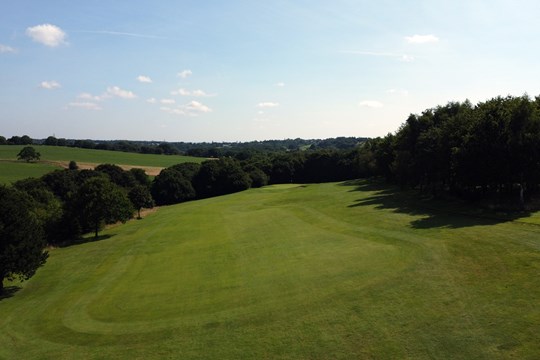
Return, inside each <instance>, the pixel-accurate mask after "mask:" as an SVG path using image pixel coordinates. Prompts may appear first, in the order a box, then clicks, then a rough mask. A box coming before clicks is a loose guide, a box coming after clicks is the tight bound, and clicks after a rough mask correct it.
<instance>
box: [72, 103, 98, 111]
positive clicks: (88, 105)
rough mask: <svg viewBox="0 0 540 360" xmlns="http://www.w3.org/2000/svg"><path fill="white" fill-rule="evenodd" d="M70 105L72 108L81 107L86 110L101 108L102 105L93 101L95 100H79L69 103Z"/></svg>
mask: <svg viewBox="0 0 540 360" xmlns="http://www.w3.org/2000/svg"><path fill="white" fill-rule="evenodd" d="M68 106H69V107H72V108H80V109H86V110H101V107H100V106H99V105H98V104H96V103H93V102H82V101H77V102H71V103H69V104H68Z"/></svg>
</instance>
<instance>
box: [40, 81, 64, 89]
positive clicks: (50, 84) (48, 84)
mask: <svg viewBox="0 0 540 360" xmlns="http://www.w3.org/2000/svg"><path fill="white" fill-rule="evenodd" d="M39 87H40V88H42V89H47V90H54V89H59V88H61V87H62V85H60V84H59V83H58V82H56V81H54V80H52V81H42V82H41V83H40V84H39Z"/></svg>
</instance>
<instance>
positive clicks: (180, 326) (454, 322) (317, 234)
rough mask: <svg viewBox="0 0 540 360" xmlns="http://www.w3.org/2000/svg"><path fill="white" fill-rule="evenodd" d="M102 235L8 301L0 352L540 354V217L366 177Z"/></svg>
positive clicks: (207, 204)
mask: <svg viewBox="0 0 540 360" xmlns="http://www.w3.org/2000/svg"><path fill="white" fill-rule="evenodd" d="M537 216H538V214H529V217H528V219H535V218H537ZM104 235H105V236H104V237H103V238H102V239H101V240H100V241H89V242H87V243H81V244H78V245H75V246H72V247H68V248H63V249H54V250H51V251H50V258H49V260H48V262H47V264H46V265H45V267H43V268H42V269H40V270H39V271H38V273H37V274H36V276H35V277H34V278H32V279H31V280H30V281H28V282H25V283H23V284H22V289H20V290H18V291H13V292H12V293H10V296H6V297H5V298H3V299H0V358H7V359H11V358H17V359H25V358H26V359H32V358H38V359H62V358H64V359H73V358H85V359H102V358H107V359H121V358H128V359H133V358H135V359H152V358H156V359H163V358H170V359H354V358H358V359H508V358H516V359H536V358H539V357H540V349H539V347H538V344H539V343H540V276H539V274H540V227H538V226H536V225H531V224H524V223H522V222H516V221H510V220H504V221H503V220H497V219H485V218H480V217H475V216H469V215H463V214H459V213H456V212H455V209H452V211H451V212H448V211H447V209H445V208H444V207H443V206H442V205H441V204H436V203H429V204H426V203H421V202H418V201H415V200H414V198H412V197H410V195H408V194H406V193H405V194H403V193H398V192H396V191H395V189H393V188H388V187H380V186H373V185H372V184H370V183H367V182H359V183H349V184H316V185H307V186H296V185H286V186H270V187H265V188H261V189H253V190H249V191H246V192H243V193H238V194H234V195H228V196H222V197H217V198H212V199H206V200H202V201H194V202H189V203H184V204H180V205H176V206H171V207H163V208H161V209H159V211H158V212H156V213H153V214H151V215H148V217H147V218H145V219H143V220H140V221H131V222H129V223H127V224H125V225H121V226H117V227H113V228H111V229H109V230H107V231H106V232H104ZM6 285H7V286H11V288H10V289H16V287H14V286H18V285H19V284H6Z"/></svg>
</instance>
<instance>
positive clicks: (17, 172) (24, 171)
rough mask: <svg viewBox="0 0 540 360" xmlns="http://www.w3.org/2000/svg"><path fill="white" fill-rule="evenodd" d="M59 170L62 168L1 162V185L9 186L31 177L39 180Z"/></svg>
mask: <svg viewBox="0 0 540 360" xmlns="http://www.w3.org/2000/svg"><path fill="white" fill-rule="evenodd" d="M57 169H60V167H58V166H54V165H51V164H45V163H26V162H20V161H2V160H0V184H9V183H12V182H14V181H17V180H21V179H26V178H29V177H34V178H39V177H41V176H43V175H45V174H47V173H49V172H51V171H53V170H57Z"/></svg>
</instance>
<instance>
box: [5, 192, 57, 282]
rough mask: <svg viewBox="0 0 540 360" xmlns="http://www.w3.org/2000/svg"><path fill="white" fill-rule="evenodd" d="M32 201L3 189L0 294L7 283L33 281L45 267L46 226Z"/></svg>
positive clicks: (19, 193) (22, 194) (18, 193)
mask: <svg viewBox="0 0 540 360" xmlns="http://www.w3.org/2000/svg"><path fill="white" fill-rule="evenodd" d="M33 211H34V209H33V207H32V202H31V199H29V197H28V196H27V195H26V194H24V193H23V192H20V191H18V190H16V189H13V188H8V187H5V186H0V293H1V292H2V289H3V285H2V281H3V280H4V279H6V278H7V279H8V280H13V279H15V278H19V279H21V280H26V279H29V278H30V277H31V276H32V275H34V273H35V272H36V270H37V269H38V268H39V267H40V266H41V265H43V264H44V263H45V261H46V259H47V256H48V255H47V253H46V252H43V248H44V247H45V241H44V239H43V230H42V224H41V223H40V222H39V220H38V219H37V218H36V216H35V214H34V213H33Z"/></svg>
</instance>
